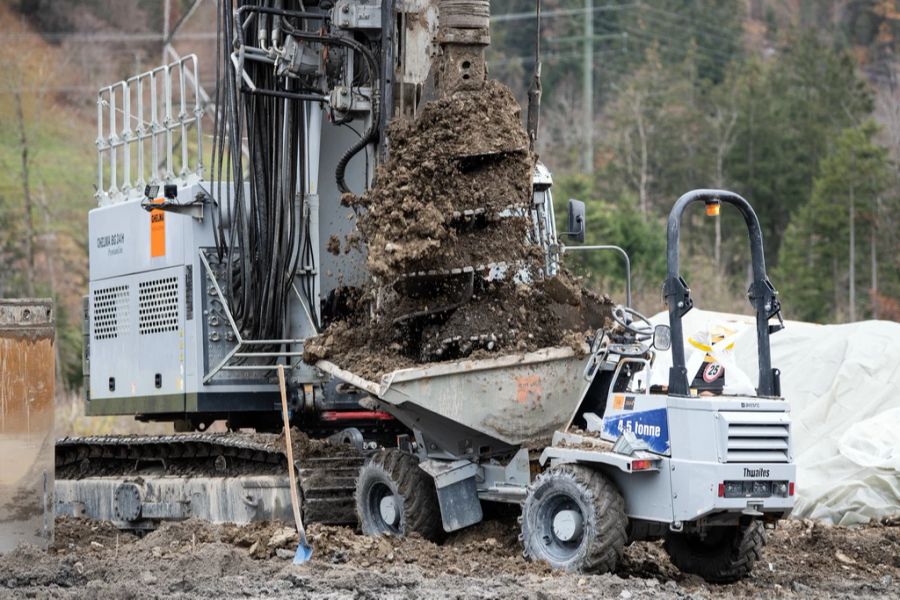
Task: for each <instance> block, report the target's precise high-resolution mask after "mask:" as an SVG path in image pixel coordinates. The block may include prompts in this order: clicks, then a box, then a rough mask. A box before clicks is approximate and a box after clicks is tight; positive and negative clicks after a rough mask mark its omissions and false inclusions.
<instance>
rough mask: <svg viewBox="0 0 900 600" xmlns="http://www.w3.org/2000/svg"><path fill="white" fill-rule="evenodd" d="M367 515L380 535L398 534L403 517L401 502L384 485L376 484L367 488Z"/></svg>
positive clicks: (399, 498) (398, 497) (400, 499)
mask: <svg viewBox="0 0 900 600" xmlns="http://www.w3.org/2000/svg"><path fill="white" fill-rule="evenodd" d="M367 504H368V508H369V514H370V515H372V519H373V520H374V521H375V523H376V525H377V526H378V529H379V531H381V532H382V533H392V534H397V535H399V534H400V522H401V517H402V515H403V500H402V498H401V497H400V496H399V495H397V494H395V493H394V491H393V490H392V489H391V488H390V487H388V486H387V485H385V484H384V483H376V484H374V485H372V487H371V488H369V494H368V502H367Z"/></svg>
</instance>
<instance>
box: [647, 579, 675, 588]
mask: <svg viewBox="0 0 900 600" xmlns="http://www.w3.org/2000/svg"><path fill="white" fill-rule="evenodd" d="M673 583H674V582H673ZM644 585H646V586H647V587H656V586H658V585H659V582H658V581H657V580H655V579H648V580H646V581H645V582H644Z"/></svg>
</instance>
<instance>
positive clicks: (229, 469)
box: [56, 433, 363, 525]
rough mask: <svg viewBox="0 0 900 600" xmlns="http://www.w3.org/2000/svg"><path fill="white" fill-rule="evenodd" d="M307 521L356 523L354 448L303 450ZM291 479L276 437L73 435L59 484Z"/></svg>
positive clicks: (59, 457)
mask: <svg viewBox="0 0 900 600" xmlns="http://www.w3.org/2000/svg"><path fill="white" fill-rule="evenodd" d="M295 457H296V460H295V467H296V469H297V472H298V474H299V481H300V488H301V493H302V498H303V516H304V520H305V521H306V522H310V523H324V524H330V525H352V524H355V523H356V513H355V509H354V503H353V492H354V489H355V485H356V476H357V473H358V472H359V468H360V467H361V466H362V463H363V456H362V454H361V453H359V452H357V451H356V450H354V449H352V448H350V447H349V446H342V447H328V446H325V445H323V444H317V446H316V448H315V451H314V452H304V450H303V449H302V448H301V449H300V451H299V452H298V450H297V449H295ZM148 473H153V474H157V475H158V474H163V475H167V476H182V477H186V478H188V477H223V478H224V477H248V476H255V475H280V474H283V475H285V476H287V456H286V455H285V453H284V448H283V442H282V440H281V437H280V436H278V435H275V434H257V433H250V434H242V433H185V434H175V435H163V436H90V437H67V438H64V439H61V440H59V441H58V442H57V444H56V477H57V479H84V478H87V477H123V478H127V477H137V476H141V475H145V474H148Z"/></svg>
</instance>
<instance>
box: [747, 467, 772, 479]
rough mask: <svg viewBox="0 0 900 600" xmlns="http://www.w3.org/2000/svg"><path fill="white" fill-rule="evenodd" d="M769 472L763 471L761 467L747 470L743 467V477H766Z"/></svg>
mask: <svg viewBox="0 0 900 600" xmlns="http://www.w3.org/2000/svg"><path fill="white" fill-rule="evenodd" d="M768 476H769V470H768V469H763V468H762V467H760V468H758V469H748V468H747V467H744V477H768Z"/></svg>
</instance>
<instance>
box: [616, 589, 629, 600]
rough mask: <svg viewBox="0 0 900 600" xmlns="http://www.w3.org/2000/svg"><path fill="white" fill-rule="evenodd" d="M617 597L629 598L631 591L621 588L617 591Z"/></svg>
mask: <svg viewBox="0 0 900 600" xmlns="http://www.w3.org/2000/svg"><path fill="white" fill-rule="evenodd" d="M619 598H621V599H622V600H629V598H631V592H629V591H628V590H622V591H621V592H620V593H619Z"/></svg>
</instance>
